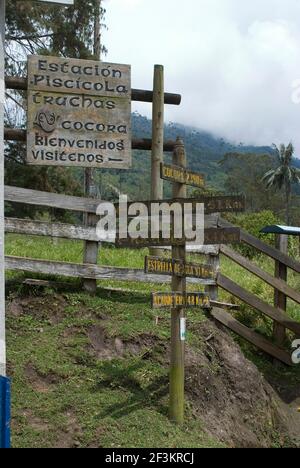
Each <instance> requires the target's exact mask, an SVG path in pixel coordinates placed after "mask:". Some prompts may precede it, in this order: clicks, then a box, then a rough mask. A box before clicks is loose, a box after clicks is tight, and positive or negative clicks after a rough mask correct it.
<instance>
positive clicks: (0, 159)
mask: <svg viewBox="0 0 300 468" xmlns="http://www.w3.org/2000/svg"><path fill="white" fill-rule="evenodd" d="M4 41H5V0H0V376H5V375H6V343H5V265H4V141H3V138H4V100H5V97H4V96H5V86H4V68H5V60H4V54H5V51H4Z"/></svg>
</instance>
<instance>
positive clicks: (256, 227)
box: [226, 210, 282, 259]
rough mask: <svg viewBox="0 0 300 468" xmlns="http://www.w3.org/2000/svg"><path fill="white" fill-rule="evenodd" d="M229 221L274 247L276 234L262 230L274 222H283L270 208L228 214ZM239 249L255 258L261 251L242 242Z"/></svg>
mask: <svg viewBox="0 0 300 468" xmlns="http://www.w3.org/2000/svg"><path fill="white" fill-rule="evenodd" d="M226 218H227V219H228V221H230V222H231V223H233V224H235V225H236V226H239V227H240V228H242V229H243V230H244V231H247V232H248V233H249V234H252V235H253V236H255V237H257V238H258V239H261V240H262V241H263V242H265V243H267V244H269V245H272V246H273V247H274V245H275V241H274V234H267V235H266V234H262V233H261V232H260V231H261V229H263V228H264V227H265V226H269V225H272V224H282V222H281V221H280V219H279V218H278V217H277V216H276V215H275V214H274V213H273V212H272V211H268V210H264V211H260V212H259V213H245V214H241V215H228V216H226ZM237 248H238V250H239V251H240V252H241V254H242V255H244V256H245V257H248V258H250V259H251V258H253V257H255V256H257V255H258V254H259V252H258V251H257V250H256V249H254V248H253V247H250V246H248V245H246V244H244V243H242V244H240V245H239V246H238V247H237Z"/></svg>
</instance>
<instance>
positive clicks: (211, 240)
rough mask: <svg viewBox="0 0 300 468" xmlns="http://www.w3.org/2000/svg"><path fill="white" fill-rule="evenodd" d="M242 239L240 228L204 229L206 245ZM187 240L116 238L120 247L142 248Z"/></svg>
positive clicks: (163, 245) (185, 240)
mask: <svg viewBox="0 0 300 468" xmlns="http://www.w3.org/2000/svg"><path fill="white" fill-rule="evenodd" d="M240 241H241V231H240V229H239V228H211V229H205V231H204V245H220V244H236V243H240ZM186 242H190V239H187V238H186V237H185V236H184V237H182V238H180V239H177V238H174V237H171V238H170V239H163V238H162V236H160V237H159V238H154V237H151V233H149V237H148V238H146V239H144V238H138V239H132V238H129V237H127V238H125V239H120V238H117V239H116V246H117V247H119V248H123V247H124V248H125V247H126V248H131V249H140V248H144V247H169V246H170V245H173V246H178V245H184V244H185V243H186Z"/></svg>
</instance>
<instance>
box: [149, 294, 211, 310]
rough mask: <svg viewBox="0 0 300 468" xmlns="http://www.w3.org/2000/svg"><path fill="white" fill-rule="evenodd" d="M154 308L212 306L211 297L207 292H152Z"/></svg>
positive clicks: (203, 307)
mask: <svg viewBox="0 0 300 468" xmlns="http://www.w3.org/2000/svg"><path fill="white" fill-rule="evenodd" d="M151 298H152V300H151V303H152V308H153V309H176V308H187V309H192V308H197V307H198V308H202V309H209V308H210V298H209V295H208V294H206V293H185V294H183V293H176V292H172V293H152V295H151Z"/></svg>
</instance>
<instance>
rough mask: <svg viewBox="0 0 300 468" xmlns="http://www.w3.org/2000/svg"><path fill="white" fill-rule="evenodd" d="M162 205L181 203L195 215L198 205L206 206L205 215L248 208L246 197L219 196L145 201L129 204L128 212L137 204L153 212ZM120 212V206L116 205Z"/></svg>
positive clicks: (240, 210)
mask: <svg viewBox="0 0 300 468" xmlns="http://www.w3.org/2000/svg"><path fill="white" fill-rule="evenodd" d="M158 203H159V204H160V206H161V207H163V206H164V205H165V204H166V203H167V204H170V203H171V204H173V203H179V204H180V205H181V206H182V207H184V206H186V207H187V206H189V208H190V209H191V210H192V211H193V212H194V213H195V212H196V208H197V205H199V204H204V212H205V214H213V213H230V212H242V211H245V208H246V199H245V197H244V196H235V195H217V196H214V197H210V196H197V197H196V198H172V200H170V199H164V200H160V201H159V202H158V201H157V200H144V201H136V202H132V203H128V211H131V206H132V205H134V206H135V205H136V204H143V205H145V206H146V207H147V209H148V211H149V212H150V211H151V208H152V206H155V205H157V204H158ZM116 209H117V210H118V205H117V204H116Z"/></svg>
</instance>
